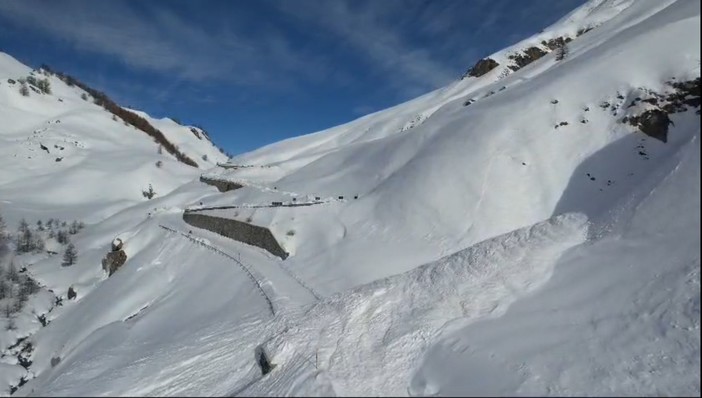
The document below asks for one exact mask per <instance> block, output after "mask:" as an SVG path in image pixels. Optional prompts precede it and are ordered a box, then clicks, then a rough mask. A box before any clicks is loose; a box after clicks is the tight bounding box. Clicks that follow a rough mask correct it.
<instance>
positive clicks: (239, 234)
mask: <svg viewBox="0 0 702 398" xmlns="http://www.w3.org/2000/svg"><path fill="white" fill-rule="evenodd" d="M183 220H184V221H185V222H186V223H188V224H190V225H192V226H194V227H197V228H202V229H206V230H208V231H212V232H214V233H216V234H219V235H222V236H226V237H227V238H230V239H234V240H236V241H239V242H243V243H246V244H247V245H251V246H256V247H260V248H261V249H264V250H266V251H268V252H269V253H271V254H273V255H274V256H278V257H280V258H282V259H283V260H285V259H286V258H287V257H288V255H289V254H288V253H287V252H286V251H285V250H283V248H282V247H281V246H280V244H279V243H278V241H277V240H276V239H275V237H274V236H273V233H272V232H271V231H270V230H269V229H268V228H264V227H260V226H258V225H253V224H248V223H245V222H243V221H238V220H232V219H230V218H222V217H213V216H208V215H204V214H198V213H192V212H185V213H183Z"/></svg>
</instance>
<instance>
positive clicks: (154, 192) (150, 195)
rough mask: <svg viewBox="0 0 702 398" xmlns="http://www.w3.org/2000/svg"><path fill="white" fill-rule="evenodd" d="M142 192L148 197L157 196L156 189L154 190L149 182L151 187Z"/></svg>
mask: <svg viewBox="0 0 702 398" xmlns="http://www.w3.org/2000/svg"><path fill="white" fill-rule="evenodd" d="M141 194H142V195H144V197H145V198H146V199H151V198H153V197H154V196H156V191H154V187H153V186H151V184H149V189H148V190H146V191H141Z"/></svg>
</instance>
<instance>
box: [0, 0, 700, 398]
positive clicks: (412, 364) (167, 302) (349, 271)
mask: <svg viewBox="0 0 702 398" xmlns="http://www.w3.org/2000/svg"><path fill="white" fill-rule="evenodd" d="M586 28H592V30H590V31H588V32H587V33H584V34H581V35H579V36H577V32H578V31H581V30H583V29H586ZM699 33H700V5H699V3H698V2H692V1H686V0H677V1H675V0H666V1H654V0H639V1H622V0H592V1H590V2H588V3H586V4H585V5H583V6H582V7H580V8H579V9H577V10H575V11H573V12H572V13H570V14H568V15H567V16H565V17H564V18H563V19H561V20H560V21H559V22H557V23H556V24H554V25H553V26H551V27H549V28H547V29H545V30H544V31H543V32H540V33H538V34H536V35H535V36H533V37H531V38H528V39H526V40H525V41H523V42H520V43H517V44H515V45H514V46H511V47H510V48H508V49H505V50H503V51H500V52H498V53H496V54H493V55H491V56H490V57H491V58H493V59H495V60H497V61H499V63H500V67H498V68H496V69H494V70H492V71H491V72H489V73H487V74H485V75H483V76H481V77H479V78H471V77H469V78H465V79H462V80H459V81H456V82H454V83H452V84H451V85H449V86H447V87H445V88H442V89H439V90H437V91H435V92H432V93H428V94H426V95H424V96H422V97H419V98H417V99H414V100H412V101H409V102H407V103H405V104H400V105H398V106H396V107H393V108H390V109H388V110H385V111H381V112H378V113H375V114H372V115H368V116H366V117H363V118H361V119H358V120H356V121H354V122H351V123H349V124H346V125H343V126H339V127H335V128H333V129H330V130H327V131H324V132H319V133H315V134H311V135H308V136H303V137H299V138H294V139H290V140H286V141H283V142H280V143H277V144H274V145H271V146H268V147H264V148H261V149H259V150H257V151H254V152H251V153H248V154H243V155H241V156H238V157H236V158H234V159H231V160H230V163H231V165H232V166H235V165H236V166H246V167H239V168H217V169H211V170H207V171H206V173H205V175H206V176H207V177H210V178H218V179H227V180H231V181H237V182H240V183H242V184H244V185H245V187H243V188H241V189H238V190H234V191H230V192H226V193H220V192H218V191H217V190H216V189H215V188H214V187H211V186H207V185H203V184H201V183H199V182H197V181H189V182H187V183H180V185H178V186H177V187H176V186H175V185H176V184H175V183H174V187H173V189H172V190H170V193H168V194H166V193H165V192H164V194H162V195H158V196H157V197H156V198H155V199H152V200H151V201H135V204H129V205H127V204H125V206H123V207H120V209H118V210H115V211H104V210H103V212H104V214H105V216H104V217H102V221H100V222H95V223H94V224H91V225H88V227H87V228H86V229H85V230H84V231H82V232H80V233H79V234H77V235H75V237H74V238H73V241H74V242H75V243H76V246H77V247H78V250H79V253H80V255H79V258H78V262H77V263H76V264H75V265H73V266H71V267H61V266H59V263H60V258H58V257H60V256H43V257H41V256H40V257H38V258H35V257H29V256H19V257H17V258H15V260H16V261H17V262H19V263H22V264H27V268H28V271H27V272H29V273H30V274H31V275H32V276H33V277H35V278H36V279H37V280H38V281H39V282H41V283H42V285H43V286H44V287H45V289H46V291H48V289H51V291H52V292H53V294H54V295H56V296H61V297H64V304H63V305H62V306H54V307H52V308H51V311H50V312H48V313H47V318H48V320H49V321H50V323H48V325H46V326H45V327H42V326H41V325H39V324H38V322H37V321H36V320H34V318H33V317H32V314H31V312H29V309H27V310H26V311H25V313H23V314H22V316H23V317H24V318H26V319H25V321H26V322H25V321H23V322H24V323H23V325H24V326H23V328H20V330H18V331H15V332H14V334H13V335H12V337H13V338H20V337H25V336H26V339H25V340H24V341H23V342H22V343H21V344H20V346H19V347H26V346H27V343H31V344H32V350H31V355H30V359H31V360H32V364H31V365H30V366H28V368H27V369H26V370H25V369H24V368H21V367H20V365H18V364H17V361H16V359H15V356H13V355H6V356H4V357H3V358H2V359H0V362H1V363H4V365H2V368H0V370H2V371H3V376H4V377H5V378H4V379H3V380H7V381H8V382H9V383H10V384H11V385H13V386H16V385H17V384H18V378H20V377H24V379H25V380H26V381H27V382H26V384H24V385H23V386H21V387H20V388H19V390H17V391H16V392H15V394H17V395H23V396H25V395H27V396H30V395H39V396H43V395H60V396H66V395H158V396H162V395H228V396H231V395H245V396H248V395H275V396H279V395H480V394H486V395H607V394H617V395H653V394H665V395H672V394H681V395H695V396H697V395H699V393H700V378H699V374H700V362H699V357H700V338H699V324H700V287H699V267H700V256H699V245H700V235H699V229H700V228H699V227H700V223H699V220H700V213H699V208H700V185H699V178H700V168H699V164H700V158H699V156H700V155H699V145H700V144H699V143H700V119H699V115H697V114H695V111H696V110H699V91H698V92H697V105H696V106H695V105H694V98H686V99H689V100H690V102H691V104H692V105H691V106H689V108H690V109H688V110H687V111H684V112H674V113H670V115H669V116H670V118H671V121H672V122H673V123H674V124H671V125H670V126H669V131H668V137H667V142H665V143H664V142H662V141H660V140H657V139H655V138H652V137H650V136H647V135H645V134H643V133H642V132H641V131H639V130H638V129H637V128H636V127H634V126H632V125H631V124H629V123H626V122H624V117H632V116H637V115H640V114H641V112H644V111H646V110H650V109H654V105H652V104H651V103H646V102H644V101H640V100H638V101H637V99H636V98H637V97H641V98H643V99H648V98H649V97H650V96H651V95H652V94H651V93H652V92H655V93H659V94H661V95H667V94H669V93H672V92H673V91H674V90H675V88H674V87H673V86H672V85H671V84H670V83H669V82H671V81H678V82H683V81H689V80H694V79H696V78H699V76H700V69H699V59H700V55H699V48H700V46H699V36H700V35H699ZM564 35H571V36H573V35H575V36H577V37H575V38H574V39H573V41H572V42H570V43H569V45H568V46H569V50H570V51H569V55H568V56H567V57H566V59H564V60H562V61H556V60H555V57H554V54H553V53H550V54H547V55H546V56H544V57H542V58H540V59H538V60H536V61H535V62H533V63H531V64H529V65H527V66H525V67H523V68H521V69H519V70H517V71H514V72H509V73H504V71H505V70H506V69H505V68H507V67H508V65H509V62H510V58H509V55H510V54H514V53H515V52H518V51H519V50H520V49H523V48H525V47H528V46H533V45H538V43H541V41H543V40H550V39H554V38H557V37H562V36H564ZM8 70H9V67H8ZM4 85H5V82H4V81H3V82H2V85H1V86H0V89H2V88H3V86H4ZM503 87H504V88H503ZM1 92H2V91H0V93H1ZM78 101H82V100H80V99H78ZM466 102H469V103H470V105H469V106H465V105H464V104H465V103H466ZM605 103H606V106H605V105H604V104H605ZM632 103H633V105H632V106H630V105H631V104H632ZM0 112H2V110H0ZM562 122H567V124H561V123H562ZM16 123H20V122H16ZM152 123H154V124H157V123H159V126H162V127H163V128H164V130H166V127H167V126H169V125H170V124H171V122H170V121H168V120H161V121H158V120H155V121H154V120H153V119H152ZM63 125H64V122H63V118H62V123H61V126H62V127H63ZM556 126H557V127H556ZM52 128H54V127H52ZM159 128H161V127H159ZM12 131H14V130H12ZM164 133H166V131H164ZM184 133H187V134H185V135H186V136H187V135H188V134H190V135H191V136H193V137H194V134H192V133H190V132H188V131H184ZM84 134H89V132H87V131H86V132H85V133H84ZM167 134H168V133H167ZM194 139H197V138H195V137H194ZM193 142H195V143H198V142H199V141H193ZM96 146H97V145H96ZM183 147H186V146H185V145H183ZM191 148H195V146H192V147H191ZM153 149H154V144H153V143H151V147H150V149H149V151H146V150H145V152H151V153H153V152H154V151H153ZM192 150H195V149H192ZM194 153H198V152H194ZM115 156H116V155H115ZM193 158H194V159H196V160H197V159H198V157H197V156H196V155H193ZM164 163H165V161H164ZM165 167H166V164H164V168H165ZM183 167H184V166H183ZM189 178H190V180H192V176H191V177H189ZM46 184H47V185H51V184H49V183H48V182H47V183H46ZM155 188H157V191H158V187H156V186H155ZM0 189H4V185H0ZM7 192H9V193H8V194H11V195H16V196H15V197H16V199H15V200H14V201H13V202H12V203H22V204H23V206H19V205H17V204H15V205H14V207H12V203H10V205H11V206H8V207H6V206H5V205H3V214H7V213H8V210H6V209H10V211H12V212H14V213H13V214H12V215H11V216H12V217H15V218H18V217H20V216H21V214H26V215H27V217H28V218H30V217H35V218H36V217H43V216H44V215H45V214H47V213H46V212H45V206H46V205H45V204H44V203H43V202H40V201H39V199H37V198H36V197H37V196H38V195H33V194H30V193H28V192H29V191H27V190H24V191H19V190H17V189H15V188H14V187H13V189H8V191H7ZM2 193H3V195H5V191H2ZM115 195H118V194H115ZM356 195H358V199H354V196H356ZM339 196H343V199H339ZM316 197H319V198H320V201H321V202H322V203H320V204H316V205H312V206H306V207H265V205H269V204H270V203H271V202H272V201H283V202H286V203H293V202H292V201H293V199H295V201H296V203H301V202H306V201H312V200H316ZM3 199H4V197H3ZM97 202H98V201H96V204H95V205H94V207H95V208H96V209H104V208H105V206H106V205H105V204H104V203H107V202H109V201H105V202H103V203H97ZM89 203H90V202H89V201H88V200H85V203H82V204H80V205H77V204H66V205H65V206H64V207H62V209H64V210H65V211H67V212H69V211H73V212H75V213H74V214H76V217H81V218H86V217H87V214H88V213H89V212H92V211H94V210H92V209H91V207H90V204H89ZM125 203H126V202H125ZM209 206H229V207H232V206H235V208H227V209H219V210H203V211H204V212H205V213H206V214H210V215H215V216H218V217H224V218H234V219H238V220H242V221H243V220H246V219H249V218H250V219H251V221H250V222H251V223H254V224H258V225H263V226H267V227H269V228H270V229H271V230H272V231H273V233H274V234H275V236H276V238H277V239H278V240H279V242H280V243H281V244H282V245H283V246H284V247H285V249H286V250H287V251H289V252H290V254H291V255H290V257H288V258H287V259H286V260H284V261H282V260H280V259H279V258H277V257H275V256H272V255H270V254H269V253H267V252H265V251H263V250H261V249H258V248H256V247H252V246H248V245H244V244H241V243H238V242H234V241H231V240H228V239H227V238H224V237H221V236H218V235H216V234H213V233H211V232H208V231H206V230H202V229H198V228H193V227H191V226H189V225H187V224H185V223H184V222H183V220H182V217H181V216H182V211H183V210H184V209H185V208H187V207H190V208H203V207H209ZM6 218H7V217H6ZM116 237H119V238H120V239H122V240H123V241H124V244H125V252H126V254H127V256H128V260H127V262H126V264H125V265H124V266H123V267H122V268H121V269H119V271H117V272H116V273H115V274H114V275H112V276H110V277H109V278H108V277H107V275H106V274H105V273H104V272H103V271H102V269H101V267H100V260H101V258H102V257H103V256H104V255H105V254H106V253H107V252H108V251H109V250H110V244H111V242H112V240H113V239H114V238H116ZM69 286H73V287H74V288H75V289H76V290H77V292H78V297H77V298H76V300H67V299H65V297H66V291H67V289H68V288H69ZM36 308H37V309H40V307H39V305H38V304H37V306H36ZM42 313H43V312H42ZM24 318H23V319H24ZM6 345H7V344H6ZM3 349H4V347H3ZM4 352H8V353H11V354H14V353H15V351H12V349H9V348H8V349H6V350H5V351H4ZM261 353H264V354H263V355H264V356H265V357H267V358H268V359H269V360H270V362H272V364H273V365H274V367H273V369H272V370H271V372H270V373H268V374H266V375H262V367H261V365H260V358H261V355H262V354H261ZM5 375H7V376H5Z"/></svg>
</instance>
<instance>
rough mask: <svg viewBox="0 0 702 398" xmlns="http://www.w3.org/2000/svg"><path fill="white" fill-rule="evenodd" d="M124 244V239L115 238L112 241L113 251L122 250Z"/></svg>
mask: <svg viewBox="0 0 702 398" xmlns="http://www.w3.org/2000/svg"><path fill="white" fill-rule="evenodd" d="M123 245H124V242H122V239H120V238H115V240H113V241H112V251H113V252H116V251H117V250H122V246H123Z"/></svg>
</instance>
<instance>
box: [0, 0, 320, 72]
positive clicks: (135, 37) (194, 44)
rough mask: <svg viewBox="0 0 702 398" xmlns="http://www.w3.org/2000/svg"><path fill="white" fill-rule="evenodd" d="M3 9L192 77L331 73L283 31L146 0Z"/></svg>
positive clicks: (96, 49) (80, 41)
mask: <svg viewBox="0 0 702 398" xmlns="http://www.w3.org/2000/svg"><path fill="white" fill-rule="evenodd" d="M163 4H164V3H161V5H163ZM137 6H138V8H137ZM0 17H4V19H5V20H8V21H10V22H14V23H15V24H16V25H18V26H24V27H31V28H32V29H36V30H39V31H41V32H43V33H44V34H46V35H49V36H51V37H53V38H56V39H59V40H61V41H63V42H65V43H67V44H69V45H71V46H73V47H75V48H76V49H78V50H82V51H87V52H92V53H96V54H101V55H107V56H111V57H114V58H116V59H118V60H119V61H120V62H122V63H124V64H125V65H128V66H130V67H133V68H138V69H142V70H148V71H153V72H158V73H168V74H170V75H171V76H172V77H173V78H176V79H183V80H188V81H206V80H210V79H211V80H216V81H222V80H226V81H228V82H232V83H234V84H239V85H261V84H267V83H268V82H270V81H271V79H270V77H271V76H275V75H276V74H280V73H281V72H288V73H289V72H292V73H296V74H300V75H302V76H303V77H306V78H310V79H315V78H318V77H319V76H324V75H325V73H324V71H325V68H326V63H327V61H326V59H324V57H322V56H320V55H317V54H306V53H304V52H300V51H296V50H294V49H292V48H291V45H290V43H289V42H288V41H287V40H286V39H285V38H284V35H283V34H282V33H281V32H278V31H275V30H271V31H269V32H267V33H266V34H265V35H257V36H256V37H248V36H245V35H243V34H241V33H240V32H235V31H233V30H232V29H229V28H228V26H215V27H203V26H199V25H196V24H193V23H192V21H190V20H188V19H186V18H184V17H183V16H181V15H178V14H176V13H175V12H173V11H172V10H170V9H169V8H167V7H158V8H157V7H154V6H150V5H149V3H148V2H143V3H142V4H137V3H133V2H121V1H109V2H108V1H81V0H64V1H60V2H57V1H51V2H49V1H39V0H24V1H2V2H0ZM0 20H2V19H0ZM308 60H312V61H314V62H313V63H311V62H307V61H308Z"/></svg>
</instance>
